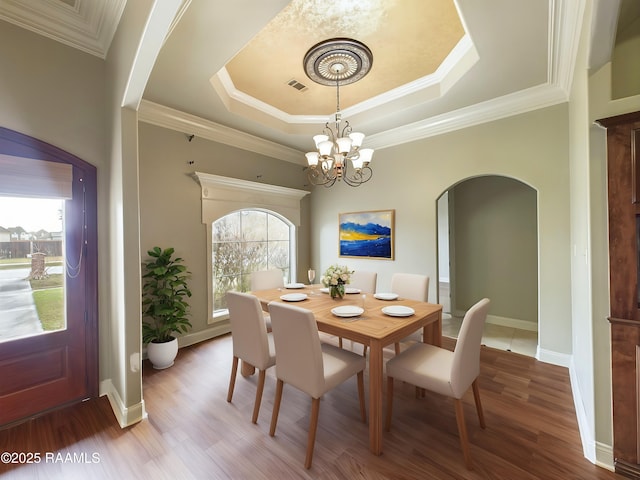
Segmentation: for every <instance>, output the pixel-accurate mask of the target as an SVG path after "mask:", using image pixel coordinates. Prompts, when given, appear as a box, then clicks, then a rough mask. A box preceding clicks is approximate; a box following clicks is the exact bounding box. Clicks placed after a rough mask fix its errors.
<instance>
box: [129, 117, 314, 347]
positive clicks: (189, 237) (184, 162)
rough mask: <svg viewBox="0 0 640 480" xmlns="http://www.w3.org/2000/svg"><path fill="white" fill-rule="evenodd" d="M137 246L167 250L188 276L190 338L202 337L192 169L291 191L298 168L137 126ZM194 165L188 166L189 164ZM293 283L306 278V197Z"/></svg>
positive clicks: (202, 285) (299, 181)
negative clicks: (173, 251) (179, 260)
mask: <svg viewBox="0 0 640 480" xmlns="http://www.w3.org/2000/svg"><path fill="white" fill-rule="evenodd" d="M139 133H140V245H141V251H142V256H143V259H145V258H146V257H147V255H146V252H147V250H149V249H151V248H152V247H154V246H155V245H158V246H160V247H163V248H166V247H169V246H172V247H174V248H175V249H176V252H177V254H178V255H180V256H181V257H183V258H184V259H185V263H186V265H187V266H188V267H189V270H190V271H191V273H192V276H191V280H190V282H189V285H190V287H191V289H192V293H193V296H192V297H191V299H190V300H189V304H190V305H191V313H192V324H193V329H192V331H191V332H190V333H191V335H192V336H194V337H196V338H201V336H202V335H203V334H204V333H203V332H205V331H206V330H207V329H211V328H212V325H209V324H208V323H207V321H208V319H209V312H208V309H207V288H208V286H207V250H208V249H210V248H211V247H210V245H207V232H206V226H205V225H204V224H203V223H202V221H201V215H202V213H201V189H200V185H199V184H198V183H197V181H196V180H194V179H193V178H192V177H191V174H192V173H193V172H194V171H198V172H202V173H210V174H214V175H222V176H226V177H231V178H239V179H242V180H249V181H253V182H264V183H269V184H272V185H280V186H283V187H290V188H296V189H304V188H303V186H304V184H305V183H306V181H305V177H304V174H303V171H302V167H301V166H297V165H294V164H292V163H290V162H284V161H281V160H276V159H273V158H268V157H264V156H262V155H258V154H255V153H251V152H248V151H244V150H239V149H237V148H233V147H229V146H226V145H223V144H220V143H216V142H212V141H209V140H204V139H201V138H197V137H196V138H194V139H193V140H192V141H191V142H189V141H188V139H187V137H186V135H185V134H183V133H180V132H176V131H173V130H167V129H164V128H161V127H157V126H153V125H150V124H146V123H140V125H139ZM189 162H193V164H189ZM297 234H298V246H299V249H298V258H297V264H298V272H297V276H298V279H299V280H300V279H303V280H306V270H307V268H308V267H307V264H308V261H309V260H308V259H309V249H308V244H309V199H308V196H307V197H305V198H303V199H302V201H301V225H300V227H299V228H298V229H297Z"/></svg>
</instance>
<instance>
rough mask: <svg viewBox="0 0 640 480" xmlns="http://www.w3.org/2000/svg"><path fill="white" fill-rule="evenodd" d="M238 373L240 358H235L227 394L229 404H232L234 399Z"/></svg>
mask: <svg viewBox="0 0 640 480" xmlns="http://www.w3.org/2000/svg"><path fill="white" fill-rule="evenodd" d="M237 373H238V357H236V356H234V357H233V363H232V364H231V378H230V379H229V391H228V392H227V402H230V401H231V399H232V398H233V388H234V386H235V384H236V375H237Z"/></svg>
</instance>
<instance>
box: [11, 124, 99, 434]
mask: <svg viewBox="0 0 640 480" xmlns="http://www.w3.org/2000/svg"><path fill="white" fill-rule="evenodd" d="M0 155H7V156H11V157H12V158H14V159H16V158H18V159H20V158H23V159H25V163H26V162H27V160H26V159H36V160H39V161H45V162H55V163H63V164H68V165H71V167H72V180H71V182H72V183H71V191H72V198H71V199H67V200H64V201H63V203H62V205H63V207H62V209H63V210H64V214H63V218H64V228H63V235H62V239H63V241H62V242H61V243H62V245H63V247H62V249H63V255H62V260H61V261H59V265H58V266H57V267H56V268H57V269H58V270H57V271H58V272H60V274H59V276H60V277H61V278H62V285H63V293H62V294H60V295H61V296H60V298H61V300H60V302H59V303H60V304H61V307H60V308H61V310H62V315H63V322H62V327H60V328H59V329H56V330H53V331H44V332H41V333H27V334H18V335H17V336H16V337H11V336H10V335H6V334H5V335H4V339H3V338H2V337H0V427H1V426H6V425H8V424H11V423H14V422H17V421H21V420H23V419H25V418H29V417H32V416H34V415H37V414H39V413H42V412H45V411H48V410H51V409H54V408H57V407H60V406H63V405H67V404H70V403H73V402H77V401H81V400H84V399H86V398H90V397H95V396H97V395H98V338H97V303H98V302H97V221H96V220H97V219H96V214H97V212H96V210H97V208H96V198H97V195H96V169H95V167H94V166H92V165H90V164H88V163H87V162H84V161H83V160H81V159H79V158H77V157H75V156H73V155H71V154H69V153H67V152H64V151H62V150H60V149H58V148H56V147H53V146H52V145H49V144H47V143H44V142H41V141H38V140H35V139H33V138H31V137H28V136H26V135H22V134H19V133H16V132H13V131H10V130H7V129H2V128H0ZM0 168H2V167H1V164H0ZM2 174H3V172H2V171H1V170H0V176H2ZM19 174H20V172H19ZM0 180H1V179H0ZM27 183H28V182H27ZM33 194H34V196H37V194H38V192H33ZM0 195H4V196H5V197H6V196H7V195H9V194H7V193H6V192H4V193H3V192H2V191H0ZM23 196H24V197H29V196H30V195H29V192H26V193H25V194H24V195H23ZM0 214H1V212H0ZM0 226H3V225H2V224H1V222H0ZM3 227H5V229H6V228H7V226H3ZM31 238H32V239H33V238H34V237H31ZM5 240H6V236H5ZM38 248H41V247H37V246H36V247H34V246H33V245H32V246H31V250H32V252H33V251H34V249H35V250H37V249H38ZM5 258H6V257H5ZM31 258H33V255H31V254H29V255H28V256H26V262H29V261H31V260H30V259H31ZM4 266H5V267H6V265H4ZM11 308H12V305H11V302H10V301H5V302H4V304H3V303H1V302H0V316H4V320H9V317H10V315H12V314H13V313H10V309H11ZM38 315H39V316H40V317H43V316H45V315H44V313H43V312H38ZM0 320H2V319H1V318H0ZM19 322H20V317H17V320H16V323H15V328H16V330H18V326H19V325H20V323H19ZM1 323H2V322H1V321H0V324H1ZM5 324H8V323H7V322H5Z"/></svg>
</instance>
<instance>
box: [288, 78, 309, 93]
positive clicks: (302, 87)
mask: <svg viewBox="0 0 640 480" xmlns="http://www.w3.org/2000/svg"><path fill="white" fill-rule="evenodd" d="M287 85H289V86H290V87H293V88H295V89H296V90H298V91H299V92H304V91H305V90H307V86H306V85H304V84H302V83H300V82H299V81H297V80H296V79H295V78H292V79H291V80H289V81H288V82H287Z"/></svg>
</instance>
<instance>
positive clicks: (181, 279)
mask: <svg viewBox="0 0 640 480" xmlns="http://www.w3.org/2000/svg"><path fill="white" fill-rule="evenodd" d="M173 253H174V249H173V248H167V249H164V250H163V249H161V248H160V247H153V249H152V250H149V251H148V252H147V254H148V255H149V256H150V257H151V258H150V259H149V261H147V262H146V263H145V264H144V274H143V275H142V279H143V286H142V315H143V317H145V321H143V322H142V341H143V342H144V343H149V342H154V343H164V342H170V341H171V340H173V338H174V337H173V334H174V333H186V332H187V331H188V330H189V328H191V322H190V321H189V318H188V316H189V304H188V303H187V302H186V301H185V297H190V296H191V290H189V287H188V285H187V278H188V276H189V275H190V272H188V271H187V267H186V266H184V265H183V263H182V262H183V259H182V258H180V257H176V258H173Z"/></svg>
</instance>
